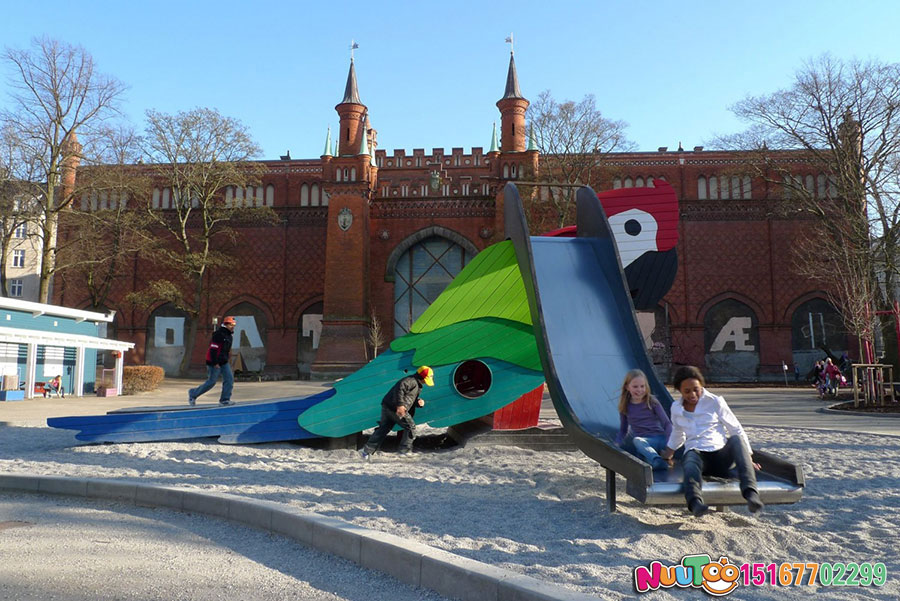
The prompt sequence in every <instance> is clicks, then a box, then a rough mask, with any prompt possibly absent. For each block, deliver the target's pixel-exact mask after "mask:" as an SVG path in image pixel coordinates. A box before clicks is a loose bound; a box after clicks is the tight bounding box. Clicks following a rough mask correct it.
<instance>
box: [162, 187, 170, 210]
mask: <svg viewBox="0 0 900 601" xmlns="http://www.w3.org/2000/svg"><path fill="white" fill-rule="evenodd" d="M170 194H171V191H170V190H169V189H168V188H163V191H162V202H160V208H162V209H168V208H169V195H170Z"/></svg>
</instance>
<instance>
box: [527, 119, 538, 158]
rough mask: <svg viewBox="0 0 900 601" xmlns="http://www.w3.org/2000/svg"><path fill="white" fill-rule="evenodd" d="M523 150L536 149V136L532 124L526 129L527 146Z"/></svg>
mask: <svg viewBox="0 0 900 601" xmlns="http://www.w3.org/2000/svg"><path fill="white" fill-rule="evenodd" d="M525 150H533V151H535V152H537V150H538V145H537V138H535V137H534V125H532V126H531V127H530V128H529V129H528V148H526V149H525Z"/></svg>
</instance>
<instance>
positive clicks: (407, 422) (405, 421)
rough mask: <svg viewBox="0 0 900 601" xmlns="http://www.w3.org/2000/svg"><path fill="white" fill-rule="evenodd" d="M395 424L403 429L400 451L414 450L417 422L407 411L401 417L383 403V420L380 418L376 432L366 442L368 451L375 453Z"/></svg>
mask: <svg viewBox="0 0 900 601" xmlns="http://www.w3.org/2000/svg"><path fill="white" fill-rule="evenodd" d="M395 425H396V426H400V427H401V428H402V429H403V436H402V437H401V438H400V452H401V453H405V452H408V451H412V446H413V440H415V439H416V422H414V421H413V418H412V415H410V414H409V413H408V412H407V414H406V415H404V416H403V417H400V416H399V415H397V412H396V411H393V410H391V409H388V408H387V407H385V406H384V405H382V406H381V420H379V422H378V427H377V428H375V432H373V433H372V436H370V437H369V441H368V442H367V443H366V446H365V449H366V452H367V453H374V452H375V451H377V450H378V448H379V447H380V446H381V443H383V442H384V439H385V438H387V435H388V434H389V433H390V431H391V430H393V428H394V426H395Z"/></svg>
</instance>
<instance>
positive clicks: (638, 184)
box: [634, 176, 644, 188]
mask: <svg viewBox="0 0 900 601" xmlns="http://www.w3.org/2000/svg"><path fill="white" fill-rule="evenodd" d="M634 187H635V188H643V187H644V178H643V177H641V176H638V177H637V179H635V180H634Z"/></svg>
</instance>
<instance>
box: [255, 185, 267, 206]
mask: <svg viewBox="0 0 900 601" xmlns="http://www.w3.org/2000/svg"><path fill="white" fill-rule="evenodd" d="M264 198H265V197H264V196H263V187H262V186H256V206H257V207H261V206H263V202H264Z"/></svg>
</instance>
